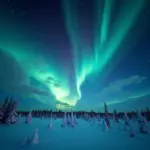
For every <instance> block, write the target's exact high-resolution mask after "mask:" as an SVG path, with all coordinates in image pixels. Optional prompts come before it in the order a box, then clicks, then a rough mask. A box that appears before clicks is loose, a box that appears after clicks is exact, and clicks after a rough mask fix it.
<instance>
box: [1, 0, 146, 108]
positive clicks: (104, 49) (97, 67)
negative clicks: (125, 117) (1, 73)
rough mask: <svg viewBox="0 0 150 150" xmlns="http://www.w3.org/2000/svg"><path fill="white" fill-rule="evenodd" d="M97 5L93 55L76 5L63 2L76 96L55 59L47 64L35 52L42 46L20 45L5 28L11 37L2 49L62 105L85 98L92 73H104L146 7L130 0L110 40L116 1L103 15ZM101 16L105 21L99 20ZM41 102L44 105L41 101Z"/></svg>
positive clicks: (71, 0) (72, 0) (67, 0)
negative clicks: (84, 87) (84, 88)
mask: <svg viewBox="0 0 150 150" xmlns="http://www.w3.org/2000/svg"><path fill="white" fill-rule="evenodd" d="M94 2H95V4H96V6H97V7H96V12H97V13H96V14H97V15H96V21H95V23H96V29H95V30H96V32H95V37H94V39H95V40H94V48H93V53H87V52H86V51H87V49H89V47H88V46H87V44H86V43H82V41H81V40H80V32H79V21H78V15H77V14H78V9H77V1H76V0H62V8H63V12H64V19H65V24H66V31H67V33H68V36H69V38H70V42H71V44H72V50H73V63H74V68H75V79H76V87H74V88H75V89H76V92H75V94H74V93H71V91H72V90H71V89H70V85H69V81H68V77H67V76H66V74H65V73H63V72H61V71H59V70H60V69H58V65H56V64H55V63H54V60H53V58H51V56H49V60H45V59H44V58H43V57H42V53H40V52H39V53H37V51H36V49H37V47H39V45H41V48H42V46H43V45H42V43H41V44H40V42H39V43H38V44H39V45H38V46H37V43H36V42H35V43H34V42H28V43H27V42H25V41H24V42H23V41H19V39H18V38H16V39H15V38H14V36H12V37H11V35H10V34H9V31H7V28H6V27H4V28H5V30H6V31H4V33H8V34H5V36H3V38H4V39H9V40H5V42H4V41H0V45H1V48H2V49H3V50H5V51H7V52H9V53H11V54H12V55H13V57H14V58H15V59H16V60H17V61H18V62H19V63H20V64H21V65H22V68H23V70H24V71H25V73H26V74H27V76H28V77H34V78H35V79H36V80H38V81H39V82H41V83H42V84H44V85H45V86H46V87H47V88H48V89H49V90H50V91H51V93H52V94H53V95H54V96H55V98H56V99H57V100H58V101H59V102H62V103H66V104H68V105H70V106H75V105H76V103H77V101H78V100H80V99H81V96H82V94H81V90H80V89H81V85H82V84H83V83H84V81H85V79H86V78H87V77H88V76H89V75H92V74H93V73H100V72H102V70H103V69H104V67H105V66H106V65H107V64H108V63H109V62H110V60H111V59H112V57H113V56H114V54H115V53H116V52H117V51H118V50H119V45H120V44H121V42H122V41H123V40H124V39H125V37H126V36H127V34H128V32H129V30H130V29H131V27H132V25H133V24H134V23H135V21H136V19H137V17H138V14H139V13H140V11H141V10H142V8H143V6H144V0H132V1H131V0H128V1H127V2H126V5H125V6H123V8H122V9H121V12H120V14H119V16H118V17H117V18H116V20H115V23H114V28H113V29H112V35H111V37H108V29H109V22H110V18H111V12H112V9H113V6H114V2H113V0H112V1H111V0H105V7H104V10H103V14H100V11H99V10H100V9H103V8H101V7H102V6H100V5H99V4H98V3H99V0H97V1H94ZM101 15H102V20H101V19H100V18H101V17H100V16H101ZM9 28H10V27H9ZM9 30H11V29H9ZM83 30H84V29H83ZM12 31H13V33H12V35H13V34H17V33H18V32H19V31H18V30H14V28H13V29H12ZM18 43H19V44H18ZM20 51H21V52H20ZM35 56H36V57H35ZM52 79H55V80H56V81H61V83H60V85H56V84H55V83H54V80H52ZM70 95H73V96H70ZM41 102H43V101H42V100H41ZM43 103H44V102H43Z"/></svg>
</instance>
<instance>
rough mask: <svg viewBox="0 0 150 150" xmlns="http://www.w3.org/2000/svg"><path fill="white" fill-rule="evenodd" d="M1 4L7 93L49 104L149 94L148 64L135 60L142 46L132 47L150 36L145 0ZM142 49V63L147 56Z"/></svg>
mask: <svg viewBox="0 0 150 150" xmlns="http://www.w3.org/2000/svg"><path fill="white" fill-rule="evenodd" d="M0 7H3V8H5V9H1V10H0V23H1V26H0V50H1V54H0V57H1V58H3V59H1V61H0V63H1V66H0V67H1V68H0V69H1V70H2V72H3V73H2V75H1V76H0V81H2V82H1V85H0V86H1V90H2V91H3V92H4V93H9V94H11V95H13V96H16V95H19V97H21V98H22V99H23V100H22V103H24V101H26V102H27V101H29V100H30V101H35V103H34V106H32V107H36V101H39V102H40V104H41V107H44V106H45V107H46V108H53V109H55V108H58V109H65V108H69V109H70V108H71V109H95V110H96V109H100V107H101V105H102V104H103V102H104V101H106V102H107V103H108V104H110V105H114V104H119V105H121V103H122V104H123V103H124V102H128V101H132V102H135V99H142V97H145V96H148V95H150V89H149V84H148V83H150V79H148V76H149V73H148V72H147V70H148V69H145V70H146V72H144V71H143V70H142V69H144V68H146V67H145V66H146V65H145V64H144V65H143V66H144V67H142V65H140V64H139V61H138V58H139V59H140V58H141V54H142V53H144V50H143V52H142V51H140V49H139V50H137V51H139V52H135V49H134V47H140V45H139V46H137V44H139V43H138V42H139V41H142V42H143V40H142V38H143V37H144V38H145V39H147V40H148V31H149V29H148V22H147V25H145V22H146V21H147V19H146V18H148V13H147V10H148V8H149V7H148V1H146V0H145V1H143V0H132V1H131V0H126V1H121V2H120V1H119V0H102V1H100V0H89V1H86V0H57V1H47V0H44V1H41V0H39V1H38V2H34V1H33V2H32V1H29V0H27V1H24V0H23V1H21V2H20V1H19V0H9V1H2V2H0ZM143 16H145V18H144V17H143ZM142 19H143V20H142ZM142 23H143V24H142ZM141 37H142V38H141ZM144 38H143V39H144ZM139 39H140V40H139ZM142 42H141V45H142ZM143 43H144V42H143ZM145 43H146V42H145ZM145 43H144V44H143V45H144V46H143V45H142V46H141V47H146V46H145V45H148V44H147V43H146V44H145ZM135 45H136V46H135ZM137 49H138V48H137ZM145 49H146V50H145V51H146V52H145V55H143V59H142V60H141V62H140V63H142V62H143V61H144V60H145V59H146V60H148V59H150V57H149V56H150V55H149V53H148V46H147V48H145ZM135 54H136V55H137V57H136V58H137V60H136V59H135V58H133V57H134V55H135ZM134 59H135V60H134ZM10 60H11V61H10ZM122 60H125V62H127V63H124V62H123V61H122ZM130 60H132V61H130ZM137 61H138V62H137ZM129 62H130V64H128V63H129ZM134 62H137V63H136V64H134ZM7 63H9V64H8V65H6V66H8V67H6V68H7V69H8V70H9V67H10V68H11V69H10V70H13V74H12V75H10V74H11V73H10V72H9V71H8V70H7V69H6V68H5V65H2V64H7ZM120 64H122V65H120ZM127 64H128V65H127ZM146 64H147V67H148V66H149V63H148V61H146ZM119 65H120V66H119ZM16 66H17V67H18V69H14V68H16ZM127 66H128V68H127ZM130 66H132V68H130ZM135 66H140V67H141V70H140V68H137V67H135ZM122 68H124V70H122ZM133 68H134V69H133ZM3 70H4V71H3ZM121 70H122V71H121ZM132 70H134V71H133V72H132ZM139 70H140V71H139ZM118 71H120V73H119V72H118ZM7 72H9V76H8V79H7V75H5V73H7ZM114 76H115V77H114ZM9 80H10V81H9ZM8 81H9V82H8ZM132 84H134V87H133V89H132V88H130V87H131V85H132ZM141 84H144V86H143V85H141ZM128 86H129V87H128ZM139 87H142V88H139ZM124 89H125V90H124ZM122 90H123V91H122ZM121 93H122V94H121ZM116 94H117V96H116ZM140 101H142V100H140ZM135 103H136V102H135ZM27 104H28V103H26V105H27ZM42 104H43V105H42ZM39 106H40V105H39ZM22 107H24V106H22ZM27 107H28V105H27V106H26V107H25V108H27Z"/></svg>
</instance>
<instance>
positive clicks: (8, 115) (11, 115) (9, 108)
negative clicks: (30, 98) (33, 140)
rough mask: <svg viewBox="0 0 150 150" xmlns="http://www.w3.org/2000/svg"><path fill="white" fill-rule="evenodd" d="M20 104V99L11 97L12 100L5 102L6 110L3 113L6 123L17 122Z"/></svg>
mask: <svg viewBox="0 0 150 150" xmlns="http://www.w3.org/2000/svg"><path fill="white" fill-rule="evenodd" d="M17 106H18V101H15V100H14V101H13V99H12V98H11V99H10V101H9V100H8V103H7V104H5V111H4V114H3V123H5V124H14V123H16V117H17V116H18V115H17V112H16V109H17Z"/></svg>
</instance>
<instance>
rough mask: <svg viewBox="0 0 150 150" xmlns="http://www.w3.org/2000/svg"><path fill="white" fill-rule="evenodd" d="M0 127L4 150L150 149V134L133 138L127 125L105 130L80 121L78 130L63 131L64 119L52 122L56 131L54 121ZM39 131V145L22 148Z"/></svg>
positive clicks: (34, 121) (45, 120) (21, 121)
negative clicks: (25, 140)
mask: <svg viewBox="0 0 150 150" xmlns="http://www.w3.org/2000/svg"><path fill="white" fill-rule="evenodd" d="M24 121H25V119H24V118H21V120H20V123H18V124H14V125H0V150H22V149H23V150H24V149H29V150H83V149H86V150H110V149H111V150H148V149H150V134H147V135H142V134H140V133H138V130H137V128H136V126H135V125H136V124H135V123H134V128H135V131H136V133H137V134H136V136H135V137H134V138H131V137H130V136H129V132H128V131H125V130H124V129H123V124H122V123H119V125H112V127H111V129H110V130H109V131H105V130H103V129H102V127H101V126H98V125H97V124H92V125H91V124H88V122H86V121H84V120H78V125H77V126H76V127H75V128H68V127H66V128H62V127H61V124H62V120H61V119H56V120H52V124H53V129H52V130H50V129H49V128H48V124H49V123H50V119H42V120H41V119H40V118H37V119H33V120H32V122H31V123H30V124H25V123H24ZM36 128H38V130H39V134H38V138H39V143H38V144H26V145H22V143H23V141H24V139H25V138H26V137H27V136H29V137H33V134H34V131H35V129H36Z"/></svg>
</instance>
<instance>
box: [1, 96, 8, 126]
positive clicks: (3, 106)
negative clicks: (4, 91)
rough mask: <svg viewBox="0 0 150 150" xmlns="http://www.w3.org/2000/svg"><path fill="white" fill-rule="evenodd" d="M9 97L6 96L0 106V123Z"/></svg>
mask: <svg viewBox="0 0 150 150" xmlns="http://www.w3.org/2000/svg"><path fill="white" fill-rule="evenodd" d="M8 102H9V99H8V97H7V98H5V99H4V102H3V104H2V105H1V106H0V123H3V120H4V113H5V111H6V107H7V105H8Z"/></svg>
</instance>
